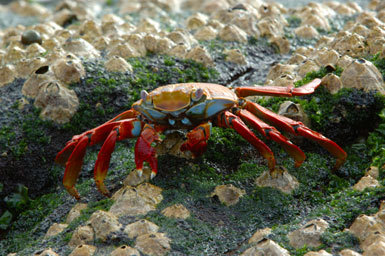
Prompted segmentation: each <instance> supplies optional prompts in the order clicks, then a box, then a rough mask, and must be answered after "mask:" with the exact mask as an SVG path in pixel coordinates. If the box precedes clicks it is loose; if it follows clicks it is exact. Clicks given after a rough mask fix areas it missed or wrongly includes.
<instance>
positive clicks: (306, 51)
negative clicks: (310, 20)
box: [294, 46, 315, 57]
mask: <svg viewBox="0 0 385 256" xmlns="http://www.w3.org/2000/svg"><path fill="white" fill-rule="evenodd" d="M314 52H315V49H314V48H313V47H311V46H307V47H305V46H301V47H298V48H297V49H295V51H294V53H295V54H301V55H303V56H305V57H310V56H312V55H313V54H314Z"/></svg>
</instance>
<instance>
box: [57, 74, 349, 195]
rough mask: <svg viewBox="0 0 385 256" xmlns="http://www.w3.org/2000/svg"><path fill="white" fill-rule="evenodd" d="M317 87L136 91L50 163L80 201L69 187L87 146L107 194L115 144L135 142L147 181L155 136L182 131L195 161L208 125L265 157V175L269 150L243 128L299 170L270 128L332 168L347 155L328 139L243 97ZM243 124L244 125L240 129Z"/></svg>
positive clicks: (298, 158)
mask: <svg viewBox="0 0 385 256" xmlns="http://www.w3.org/2000/svg"><path fill="white" fill-rule="evenodd" d="M320 84H321V80H320V79H314V80H313V81H311V82H310V83H307V84H305V85H303V86H301V87H297V88H295V87H294V86H293V85H291V86H287V87H277V86H252V87H238V88H235V89H231V88H228V87H225V86H222V85H218V84H210V83H181V84H170V85H165V86H161V87H159V88H157V89H155V90H153V91H151V92H150V93H148V92H147V91H145V90H142V91H141V94H140V97H141V99H140V100H138V101H137V102H135V103H134V104H133V105H132V108H131V109H129V110H127V111H125V112H123V113H121V114H119V115H118V116H116V117H114V118H113V119H111V120H109V121H107V122H106V123H104V124H102V125H100V126H98V127H96V128H94V129H91V130H88V131H86V132H84V133H82V134H80V135H75V136H73V137H72V139H71V140H70V141H68V142H67V144H66V146H65V147H64V148H63V150H61V151H60V152H59V153H58V154H57V156H56V158H55V162H56V163H58V164H61V165H63V166H65V172H64V177H63V185H64V187H65V188H66V189H67V191H68V192H69V194H71V195H72V196H73V197H75V198H76V199H78V200H79V199H80V196H79V193H78V192H77V190H76V188H75V184H76V181H77V179H78V176H79V173H80V171H81V168H82V164H83V158H84V156H85V153H86V148H87V147H88V146H92V145H95V144H97V143H102V142H103V145H102V147H101V149H100V151H99V153H98V157H97V160H96V163H95V168H94V179H95V183H96V186H97V188H98V190H99V191H100V192H101V193H102V194H104V195H106V196H109V191H108V189H107V188H106V186H105V184H104V179H105V177H106V175H107V171H108V167H109V164H110V159H111V154H112V152H113V151H114V147H115V144H116V141H121V140H124V139H127V138H134V137H137V141H136V144H135V165H136V170H137V172H138V174H139V175H141V174H142V169H143V163H144V162H147V163H148V164H149V166H150V168H151V178H153V177H154V176H155V175H156V174H157V171H158V164H157V154H156V150H155V148H154V144H156V143H159V142H160V141H161V139H160V134H161V133H166V132H170V131H174V130H182V131H185V141H184V143H183V144H182V145H181V147H180V150H181V151H190V152H191V154H192V156H193V157H198V156H200V155H201V154H203V152H204V151H205V149H206V147H207V142H208V139H209V138H210V134H211V127H212V125H215V126H218V127H223V128H231V129H234V130H235V131H236V132H238V133H239V134H240V135H241V136H242V137H243V138H244V139H246V140H247V141H248V142H249V143H251V144H252V145H253V146H254V147H255V148H256V149H257V150H258V151H259V153H260V154H261V155H262V156H263V157H264V158H265V159H266V161H267V166H268V169H269V170H270V172H271V173H274V171H275V170H276V161H275V158H274V153H273V152H272V151H271V149H270V148H269V147H268V146H267V145H266V144H265V143H264V142H263V141H262V140H261V139H259V138H258V137H257V136H256V135H255V134H254V133H253V132H252V130H251V129H250V128H249V127H248V126H247V125H249V126H250V127H252V128H254V129H255V130H256V131H258V132H259V133H260V134H261V135H262V137H265V138H266V139H270V140H273V141H275V142H276V143H278V144H279V145H281V146H282V147H283V148H284V149H285V150H286V151H287V153H288V154H289V155H290V156H291V157H292V158H293V159H294V162H295V166H296V167H299V166H300V165H301V164H302V163H303V161H304V160H305V154H304V153H303V152H302V150H301V149H300V148H299V147H298V146H296V145H294V144H293V143H292V142H291V141H290V140H289V139H288V138H286V137H285V136H284V135H282V134H281V133H280V132H279V131H278V130H277V129H276V128H275V127H274V126H271V125H269V124H268V123H270V124H272V125H275V126H277V127H279V128H280V129H282V130H283V131H285V132H288V133H291V134H294V135H296V136H303V137H305V138H308V139H310V140H313V141H315V142H317V143H318V144H319V145H321V146H322V147H324V148H325V149H326V150H328V151H329V152H330V153H331V154H332V155H334V156H335V158H336V163H335V165H334V169H338V168H339V167H340V166H341V165H342V164H343V163H344V162H345V160H346V157H347V154H346V153H345V151H344V150H343V149H342V148H341V147H340V146H338V145H337V144H336V143H335V142H333V141H332V140H330V139H328V138H326V137H325V136H323V135H322V134H320V133H317V132H315V131H313V130H311V129H309V128H308V127H306V126H305V125H304V124H303V123H302V122H299V121H294V120H292V119H290V118H287V117H284V116H280V115H278V114H276V113H274V112H273V111H271V110H269V109H267V108H264V107H262V106H260V105H258V104H256V103H254V102H252V101H250V100H247V99H246V98H245V97H247V96H252V95H268V96H283V97H290V96H301V95H306V94H311V93H313V92H314V90H315V89H316V88H317V87H318V86H319V85H320ZM246 124H247V125H246Z"/></svg>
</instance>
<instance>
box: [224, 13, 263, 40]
mask: <svg viewBox="0 0 385 256" xmlns="http://www.w3.org/2000/svg"><path fill="white" fill-rule="evenodd" d="M231 23H232V24H234V25H236V26H237V27H239V28H240V29H242V30H243V31H245V32H246V34H247V35H249V36H253V37H255V38H259V37H260V32H259V30H258V28H257V26H256V23H257V21H256V18H255V17H254V16H251V15H242V16H236V17H234V18H233V19H232V20H231Z"/></svg>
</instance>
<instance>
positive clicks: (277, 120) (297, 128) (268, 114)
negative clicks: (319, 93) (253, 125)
mask: <svg viewBox="0 0 385 256" xmlns="http://www.w3.org/2000/svg"><path fill="white" fill-rule="evenodd" d="M245 109H247V110H248V111H250V112H251V113H253V114H254V115H256V116H258V117H259V118H261V119H263V120H266V121H268V122H271V123H273V124H274V125H276V126H278V127H280V128H282V129H283V130H285V131H286V132H289V133H291V134H294V135H297V136H303V137H305V138H308V139H310V140H313V141H315V142H317V143H318V144H320V145H321V146H322V147H324V148H325V149H326V150H328V151H329V152H330V153H331V154H332V155H334V156H335V157H336V158H337V161H336V164H335V165H334V169H335V170H336V169H338V168H339V167H340V166H341V165H342V164H343V163H344V162H345V160H346V157H347V154H346V152H345V151H344V150H343V149H342V148H341V147H340V146H338V145H337V144H336V143H335V142H333V141H332V140H330V139H328V138H326V137H325V136H323V135H322V134H320V133H318V132H315V131H313V130H311V129H309V128H308V127H306V126H305V125H304V124H303V123H302V122H298V121H294V120H292V119H290V118H287V117H284V116H280V115H278V114H276V113H274V112H273V111H271V110H269V109H267V108H264V107H262V106H260V105H258V104H256V103H253V102H250V101H246V104H245Z"/></svg>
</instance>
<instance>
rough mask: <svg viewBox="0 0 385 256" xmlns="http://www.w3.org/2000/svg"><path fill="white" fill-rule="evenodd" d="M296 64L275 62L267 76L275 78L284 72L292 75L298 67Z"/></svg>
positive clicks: (271, 78)
mask: <svg viewBox="0 0 385 256" xmlns="http://www.w3.org/2000/svg"><path fill="white" fill-rule="evenodd" d="M296 67H297V66H296V65H290V64H281V63H278V64H275V65H274V66H273V67H272V68H271V69H270V70H269V73H268V74H267V76H266V80H275V79H276V78H277V77H280V76H282V75H284V74H286V75H291V74H293V73H294V71H295V69H296Z"/></svg>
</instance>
